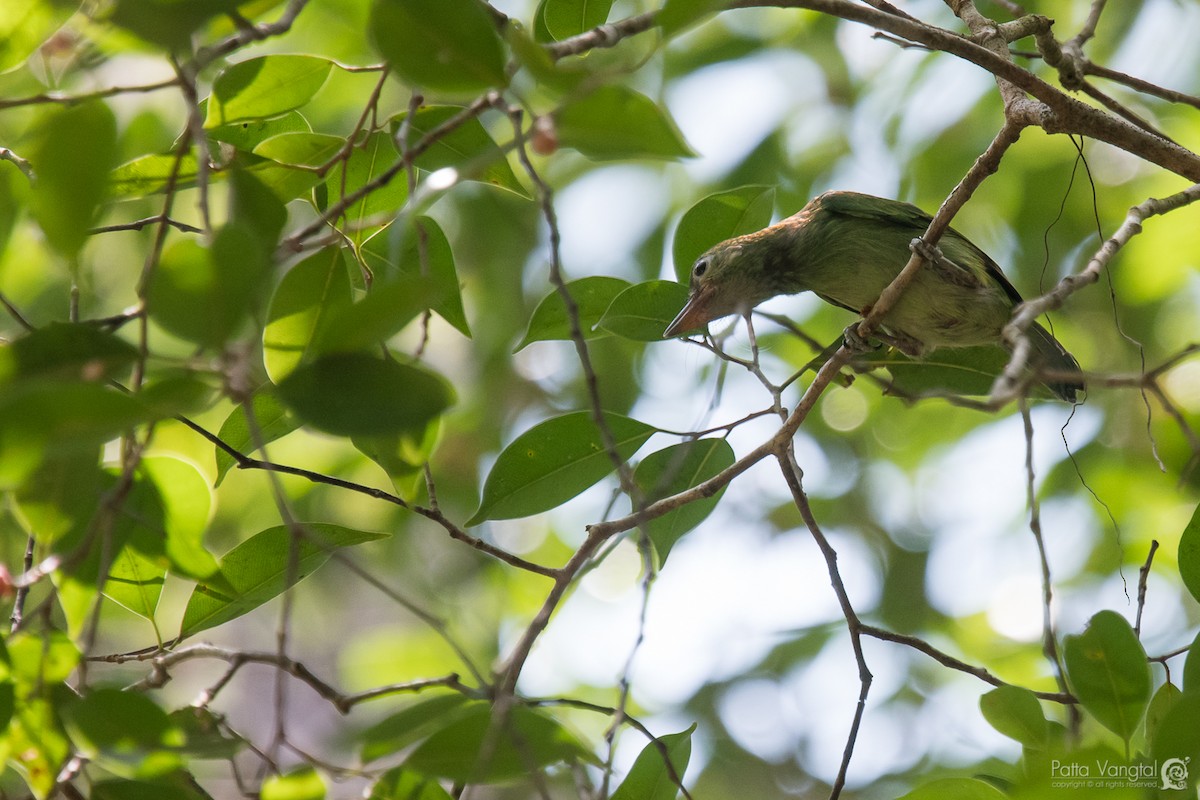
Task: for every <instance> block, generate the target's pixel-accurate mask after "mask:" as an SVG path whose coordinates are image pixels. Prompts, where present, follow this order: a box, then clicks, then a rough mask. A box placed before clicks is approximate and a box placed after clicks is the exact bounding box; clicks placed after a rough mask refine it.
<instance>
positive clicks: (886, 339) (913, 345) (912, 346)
mask: <svg viewBox="0 0 1200 800" xmlns="http://www.w3.org/2000/svg"><path fill="white" fill-rule="evenodd" d="M875 338H876V339H878V340H879V341H881V342H883V343H884V344H886V345H888V346H889V347H894V348H896V349H897V350H899V351H900V352H901V353H904V355H906V356H908V357H909V358H921V357H923V356H924V355H925V354H926V353H927V352H929V348H927V347H926V346H925V343H924V342H921V341H918V340H917V339H914V338H912V337H911V336H905V335H904V334H902V333H877V334H875Z"/></svg>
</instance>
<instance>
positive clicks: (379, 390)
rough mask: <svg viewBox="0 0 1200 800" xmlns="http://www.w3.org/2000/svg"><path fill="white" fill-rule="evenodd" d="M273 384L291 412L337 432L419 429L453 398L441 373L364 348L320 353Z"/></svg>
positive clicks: (375, 433)
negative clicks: (375, 354) (363, 350)
mask: <svg viewBox="0 0 1200 800" xmlns="http://www.w3.org/2000/svg"><path fill="white" fill-rule="evenodd" d="M276 388H277V391H278V393H279V398H280V399H281V400H283V402H284V403H285V404H286V405H287V406H288V407H289V408H291V409H292V411H294V412H295V414H296V416H297V417H299V418H300V419H302V420H304V421H305V422H307V423H309V424H310V425H312V426H313V427H315V428H318V429H320V430H323V431H325V432H327V433H333V434H337V435H340V436H379V435H387V434H393V433H400V432H402V431H421V430H424V428H425V426H426V425H428V424H429V423H430V422H431V421H432V420H433V419H435V418H436V417H438V416H440V415H441V414H442V413H443V412H444V411H445V410H446V409H447V408H448V407H449V406H450V404H451V403H452V402H453V401H454V393H453V390H452V389H451V388H450V385H449V384H448V383H446V381H445V380H444V379H443V378H442V377H441V376H439V375H437V374H435V373H433V372H430V371H428V370H425V369H423V368H421V367H417V366H413V365H411V364H398V363H396V362H394V361H384V360H382V359H378V358H374V357H373V356H369V355H366V354H364V353H333V354H329V355H325V356H322V357H320V358H318V359H316V360H315V361H312V362H311V363H308V364H303V365H301V366H300V367H297V368H296V369H295V370H294V371H293V372H292V374H290V375H289V376H288V377H287V378H286V379H285V380H284V381H283V382H281V383H280V384H279V385H278V386H277V387H276Z"/></svg>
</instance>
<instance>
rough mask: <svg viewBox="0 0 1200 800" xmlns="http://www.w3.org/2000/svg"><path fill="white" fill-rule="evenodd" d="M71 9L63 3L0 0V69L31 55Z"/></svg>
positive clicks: (62, 21)
mask: <svg viewBox="0 0 1200 800" xmlns="http://www.w3.org/2000/svg"><path fill="white" fill-rule="evenodd" d="M75 10H76V9H75V8H72V7H71V6H70V5H69V4H65V3H64V4H58V3H45V2H42V3H37V2H30V0H0V72H7V71H8V70H9V69H11V68H12V67H15V66H17V65H18V64H20V63H22V62H23V61H25V59H27V58H29V56H31V55H33V53H34V52H35V51H36V50H37V49H38V48H39V47H41V46H42V45H43V44H44V43H45V41H46V40H47V39H49V38H50V36H51V35H52V34H53V33H54V32H55V31H56V30H58V28H59V27H60V26H61V25H62V24H63V23H64V22H66V21H67V19H68V18H69V17H70V16H71V14H72V13H74V12H75Z"/></svg>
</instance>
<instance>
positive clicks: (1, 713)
mask: <svg viewBox="0 0 1200 800" xmlns="http://www.w3.org/2000/svg"><path fill="white" fill-rule="evenodd" d="M15 710H16V684H15V682H14V681H13V670H12V661H11V660H10V659H9V657H8V648H7V647H5V646H4V639H2V638H0V731H3V730H7V729H8V723H9V722H11V721H12V718H13V712H14V711H15ZM2 745H3V741H2V740H0V753H2V752H4V751H3V749H2Z"/></svg>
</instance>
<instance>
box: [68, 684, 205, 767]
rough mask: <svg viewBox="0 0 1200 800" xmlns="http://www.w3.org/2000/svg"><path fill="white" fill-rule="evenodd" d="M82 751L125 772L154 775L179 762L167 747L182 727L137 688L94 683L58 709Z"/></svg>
mask: <svg viewBox="0 0 1200 800" xmlns="http://www.w3.org/2000/svg"><path fill="white" fill-rule="evenodd" d="M62 714H63V724H64V725H65V727H66V729H67V734H68V735H69V736H70V737H71V741H72V742H73V743H74V744H75V747H76V748H78V750H79V752H80V754H81V755H83V756H84V757H86V758H88V759H90V760H93V761H97V762H98V763H99V764H100V765H101V766H103V767H104V768H105V769H108V770H109V771H111V772H114V773H116V774H118V775H122V776H124V777H127V778H135V777H137V778H153V777H156V776H160V775H165V774H167V773H169V772H172V771H174V770H176V769H178V768H179V767H180V766H182V760H181V759H180V758H179V755H178V754H177V753H174V752H171V748H175V747H178V746H180V745H182V744H183V733H182V732H181V731H180V730H179V729H177V728H176V727H174V726H173V725H172V724H171V722H170V720H169V719H168V718H167V714H166V712H165V711H163V710H162V709H161V708H159V707H158V706H157V705H156V704H155V703H154V701H152V700H150V699H149V698H148V697H146V696H145V695H141V694H138V693H136V692H123V691H121V690H119V689H97V690H95V691H93V692H91V693H90V694H87V695H85V696H84V697H83V698H82V699H81V700H79V701H78V702H76V703H71V704H70V705H68V706H66V707H65V708H64V709H63V710H62Z"/></svg>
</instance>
